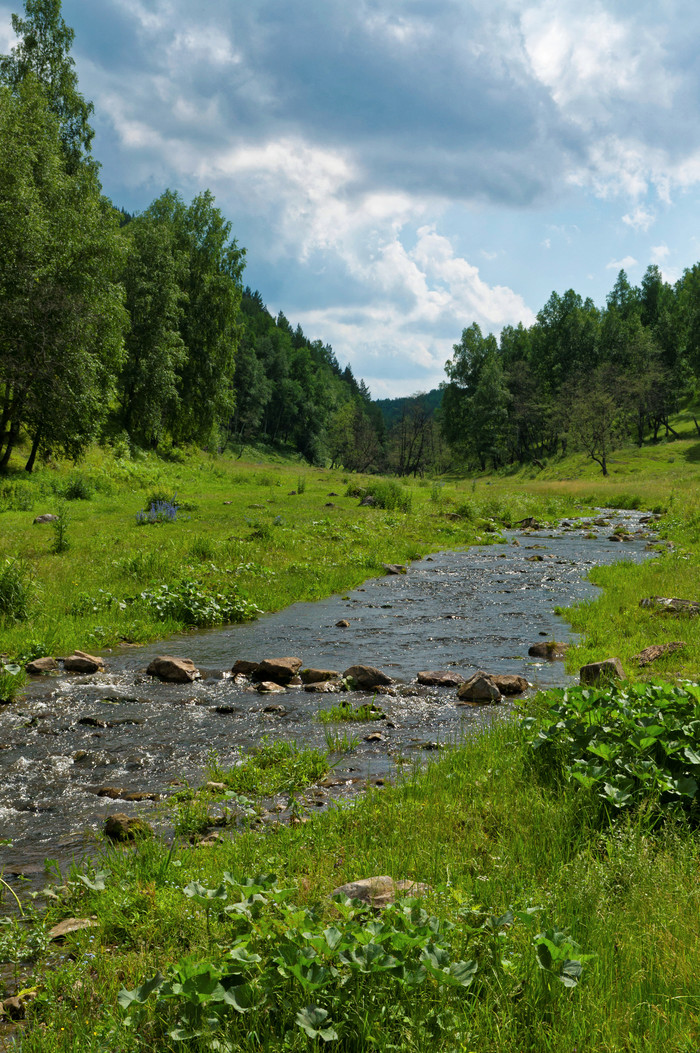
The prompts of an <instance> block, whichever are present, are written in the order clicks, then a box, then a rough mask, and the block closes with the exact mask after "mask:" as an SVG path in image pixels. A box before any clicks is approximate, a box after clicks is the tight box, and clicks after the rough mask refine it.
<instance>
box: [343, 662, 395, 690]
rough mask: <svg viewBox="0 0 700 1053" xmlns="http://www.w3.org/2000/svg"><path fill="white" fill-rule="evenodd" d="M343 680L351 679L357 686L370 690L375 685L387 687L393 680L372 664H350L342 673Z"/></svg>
mask: <svg viewBox="0 0 700 1053" xmlns="http://www.w3.org/2000/svg"><path fill="white" fill-rule="evenodd" d="M343 679H344V680H351V681H352V682H353V683H354V684H355V685H356V686H357V687H359V688H362V690H364V691H371V690H372V689H373V688H375V687H388V685H389V684H393V682H394V681H393V680H392V679H391V677H390V676H388V675H387V674H386V673H383V672H382V671H381V669H375V667H374V666H373V665H351V666H350V668H349V669H346V670H345V672H344V673H343Z"/></svg>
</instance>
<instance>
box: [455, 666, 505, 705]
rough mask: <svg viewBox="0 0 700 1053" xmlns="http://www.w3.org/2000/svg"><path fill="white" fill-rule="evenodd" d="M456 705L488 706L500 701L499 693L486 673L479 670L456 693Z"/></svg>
mask: <svg viewBox="0 0 700 1053" xmlns="http://www.w3.org/2000/svg"><path fill="white" fill-rule="evenodd" d="M457 698H458V699H459V702H458V703H457V704H458V705H474V704H477V705H483V704H486V705H488V704H489V703H491V702H500V701H501V692H500V691H499V690H498V688H497V687H496V685H495V683H494V681H493V679H492V678H491V677H490V676H489V674H488V673H484V672H483V670H481V669H480V670H479V672H478V673H474V676H472V677H470V678H469V680H467V681H466V683H464V684H462V686H461V687H460V688H459V690H458V691H457Z"/></svg>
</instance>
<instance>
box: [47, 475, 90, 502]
mask: <svg viewBox="0 0 700 1053" xmlns="http://www.w3.org/2000/svg"><path fill="white" fill-rule="evenodd" d="M56 493H57V494H58V495H59V496H60V497H62V498H63V500H64V501H89V500H91V498H92V497H93V495H94V493H95V487H94V485H93V483H92V482H91V481H90V480H89V479H86V478H85V476H84V475H73V476H71V477H70V478H68V479H67V480H66V481H65V483H63V484H62V485H61V486H59V487H58V488H57V490H56Z"/></svg>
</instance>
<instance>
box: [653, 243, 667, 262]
mask: <svg viewBox="0 0 700 1053" xmlns="http://www.w3.org/2000/svg"><path fill="white" fill-rule="evenodd" d="M670 251H671V250H670V249H669V247H668V245H656V246H654V248H653V249H652V250H651V262H652V263H658V264H661V263H663V262H664V260H665V259H666V258H667V257H668V255H669V253H670Z"/></svg>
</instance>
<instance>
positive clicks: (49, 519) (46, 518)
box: [34, 512, 58, 523]
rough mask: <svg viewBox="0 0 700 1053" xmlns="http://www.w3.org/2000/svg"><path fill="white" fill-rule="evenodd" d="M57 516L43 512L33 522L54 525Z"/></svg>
mask: <svg viewBox="0 0 700 1053" xmlns="http://www.w3.org/2000/svg"><path fill="white" fill-rule="evenodd" d="M57 519H58V516H55V515H52V514H51V512H45V513H44V514H43V515H41V516H37V517H36V518H35V520H34V522H35V523H55V522H56V520H57Z"/></svg>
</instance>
